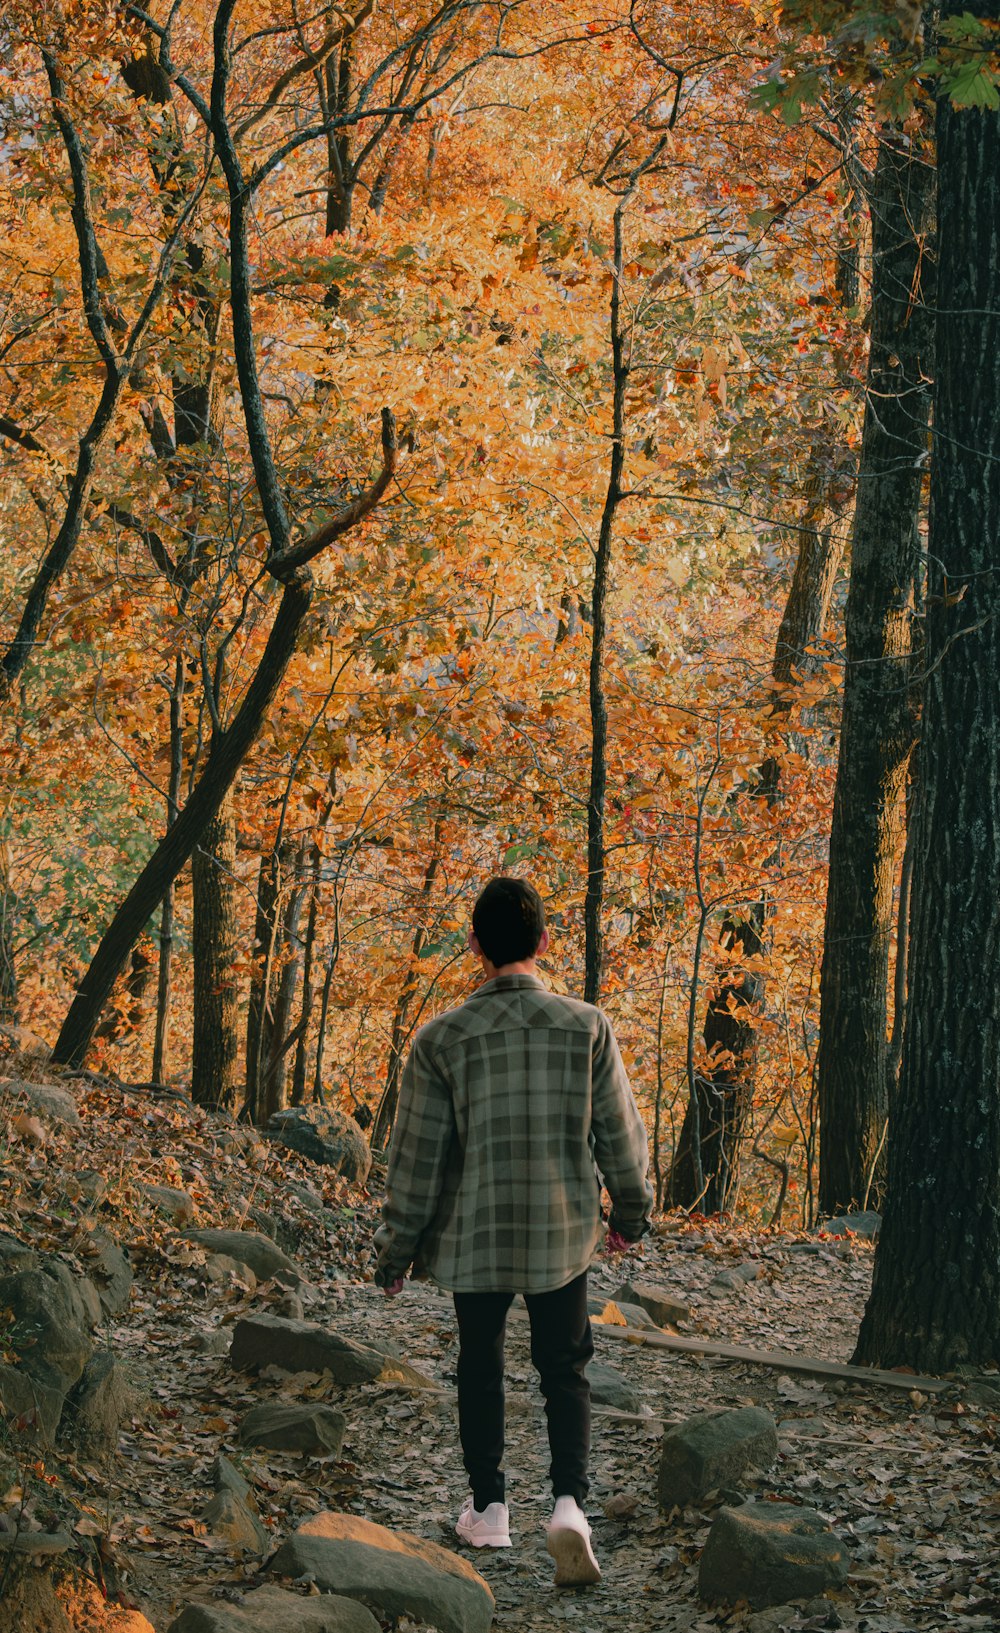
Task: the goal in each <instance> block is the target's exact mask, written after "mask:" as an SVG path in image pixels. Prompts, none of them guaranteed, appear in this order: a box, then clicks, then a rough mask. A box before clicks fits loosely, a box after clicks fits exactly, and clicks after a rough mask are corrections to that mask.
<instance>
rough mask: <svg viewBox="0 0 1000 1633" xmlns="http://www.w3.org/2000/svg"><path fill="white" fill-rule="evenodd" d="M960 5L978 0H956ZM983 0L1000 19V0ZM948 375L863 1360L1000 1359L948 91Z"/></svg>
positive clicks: (969, 274)
mask: <svg viewBox="0 0 1000 1633" xmlns="http://www.w3.org/2000/svg"><path fill="white" fill-rule="evenodd" d="M942 9H943V11H944V12H945V14H946V15H949V14H950V15H955V14H960V13H961V11H962V9H963V5H962V0H958V3H957V4H956V3H955V0H951V3H950V4H947V5H945V6H944V7H943V8H942ZM976 11H977V15H979V16H982V17H985V18H986V19H987V20H988V21H990V22H994V23H996V22H1000V3H998V0H991V3H990V4H989V5H987V4H985V0H984V3H981V4H980V5H979V6H978V7H977V8H976ZM937 138H938V243H939V251H938V255H939V259H938V296H937V323H936V359H935V373H936V381H937V384H936V390H935V398H934V447H933V464H932V474H931V511H930V542H929V552H928V595H927V637H926V649H925V650H926V660H925V680H924V692H923V719H922V731H921V740H920V797H919V801H918V811H917V829H916V839H915V856H914V873H913V897H912V908H911V921H910V922H911V946H910V997H909V1004H908V1008H907V1022H906V1033H905V1036H904V1039H903V1058H902V1066H901V1070H900V1085H899V1092H898V1094H897V1095H896V1097H895V1099H894V1103H893V1107H892V1116H891V1121H890V1129H889V1182H888V1198H887V1202H886V1207H885V1214H884V1220H883V1225H882V1234H881V1237H880V1239H879V1243H878V1248H877V1251H876V1255H875V1273H874V1283H873V1287H872V1294H871V1298H870V1300H869V1302H868V1308H867V1310H866V1312H865V1317H864V1321H863V1323H862V1326H861V1333H860V1336H859V1339H858V1347H857V1352H856V1356H855V1359H856V1360H858V1361H859V1362H864V1363H868V1364H872V1363H874V1364H875V1365H878V1366H882V1367H895V1366H907V1367H914V1368H916V1369H917V1370H919V1371H921V1372H937V1371H947V1370H950V1369H952V1368H954V1367H956V1366H957V1365H959V1364H960V1363H971V1364H993V1365H995V1364H996V1362H997V1361H998V1360H1000V1092H998V1089H1000V984H998V981H997V970H998V968H1000V913H998V911H997V881H998V879H1000V439H998V430H997V427H998V425H1000V112H997V111H996V110H994V109H992V108H989V109H987V108H980V107H972V108H961V109H955V108H952V106H951V105H950V102H949V101H948V99H947V97H946V96H945V97H943V98H942V99H941V100H939V103H938V111H937Z"/></svg>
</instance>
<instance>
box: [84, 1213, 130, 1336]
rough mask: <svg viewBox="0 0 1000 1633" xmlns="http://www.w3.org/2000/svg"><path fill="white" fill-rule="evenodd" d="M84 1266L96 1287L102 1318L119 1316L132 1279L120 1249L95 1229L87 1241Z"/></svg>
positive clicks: (125, 1258) (126, 1255)
mask: <svg viewBox="0 0 1000 1633" xmlns="http://www.w3.org/2000/svg"><path fill="white" fill-rule="evenodd" d="M84 1263H85V1264H86V1266H87V1274H88V1276H89V1277H90V1279H91V1280H92V1281H93V1282H94V1284H95V1286H96V1287H97V1294H98V1297H99V1298H100V1301H101V1310H102V1312H103V1313H104V1315H105V1316H115V1315H120V1314H121V1312H122V1310H124V1308H125V1306H126V1305H127V1303H128V1301H129V1297H130V1296H131V1292H132V1282H133V1279H134V1278H133V1275H132V1266H131V1265H130V1264H129V1260H128V1254H127V1253H126V1252H125V1250H124V1248H122V1247H120V1246H119V1244H118V1243H117V1242H116V1241H115V1239H114V1237H113V1236H112V1235H111V1234H110V1232H109V1231H106V1230H95V1231H93V1233H92V1234H91V1235H90V1237H89V1238H88V1242H87V1252H86V1254H85V1256H84Z"/></svg>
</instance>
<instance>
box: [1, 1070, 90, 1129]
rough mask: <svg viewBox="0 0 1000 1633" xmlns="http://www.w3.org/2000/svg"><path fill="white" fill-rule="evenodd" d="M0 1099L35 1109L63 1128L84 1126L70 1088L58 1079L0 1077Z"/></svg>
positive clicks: (24, 1109) (20, 1108)
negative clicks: (41, 1080) (51, 1080)
mask: <svg viewBox="0 0 1000 1633" xmlns="http://www.w3.org/2000/svg"><path fill="white" fill-rule="evenodd" d="M0 1101H5V1102H8V1103H12V1104H13V1105H14V1106H15V1107H16V1108H17V1109H18V1110H19V1111H33V1112H35V1113H36V1115H37V1116H39V1117H45V1118H47V1119H48V1121H49V1122H50V1123H55V1124H56V1125H57V1127H61V1128H81V1127H82V1126H83V1125H82V1124H81V1122H80V1113H79V1112H78V1110H77V1108H76V1101H75V1100H74V1099H73V1096H72V1095H71V1094H70V1092H69V1090H68V1089H61V1088H59V1087H58V1086H57V1085H56V1084H55V1083H27V1082H24V1081H23V1080H22V1079H21V1078H15V1077H10V1078H5V1079H4V1080H3V1081H0Z"/></svg>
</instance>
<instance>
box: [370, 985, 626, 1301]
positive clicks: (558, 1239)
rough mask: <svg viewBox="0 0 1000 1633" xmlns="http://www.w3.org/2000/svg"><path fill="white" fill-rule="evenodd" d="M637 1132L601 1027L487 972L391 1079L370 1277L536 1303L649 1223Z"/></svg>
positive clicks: (597, 1018)
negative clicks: (602, 1250)
mask: <svg viewBox="0 0 1000 1633" xmlns="http://www.w3.org/2000/svg"><path fill="white" fill-rule="evenodd" d="M647 1164H648V1149H647V1143H646V1130H645V1128H644V1126H643V1122H642V1118H641V1117H640V1115H639V1110H638V1107H637V1106H636V1103H635V1100H634V1099H633V1097H632V1091H631V1089H630V1088H629V1082H628V1078H627V1077H626V1075H625V1068H624V1066H623V1065H622V1059H621V1055H620V1054H619V1053H618V1045H617V1043H616V1042H615V1037H614V1033H613V1032H612V1030H611V1023H610V1021H609V1020H608V1018H607V1016H606V1015H604V1014H603V1013H602V1012H601V1010H599V1009H595V1008H594V1006H593V1005H592V1004H584V1003H580V1002H579V1001H578V1000H577V999H574V998H562V997H559V996H558V995H557V994H555V993H552V992H549V991H548V990H547V988H546V987H545V986H544V985H543V984H542V982H541V981H540V980H539V979H538V978H537V976H534V975H498V976H496V977H495V979H494V980H492V981H487V982H485V983H484V985H483V986H481V987H480V988H479V989H478V990H477V991H476V992H474V993H473V994H472V996H471V997H470V998H468V999H467V1000H466V1002H465V1003H464V1004H462V1005H461V1006H460V1007H459V1008H458V1009H452V1010H449V1011H448V1012H447V1013H446V1014H444V1015H440V1016H438V1017H437V1019H436V1020H433V1021H431V1022H430V1023H429V1024H428V1025H427V1026H424V1027H421V1029H420V1031H419V1032H418V1033H417V1034H416V1037H415V1038H414V1041H413V1047H412V1049H411V1050H410V1055H409V1058H408V1060H407V1062H406V1067H405V1069H404V1072H403V1082H402V1088H401V1092H400V1100H399V1112H398V1116H397V1119H396V1128H395V1132H394V1134H393V1139H392V1149H391V1151H390V1154H389V1175H388V1182H387V1187H386V1200H385V1206H384V1208H383V1212H382V1224H381V1226H380V1227H379V1230H378V1231H377V1232H376V1236H375V1244H376V1246H377V1248H378V1266H377V1269H376V1274H375V1280H376V1281H377V1282H378V1283H379V1285H380V1286H387V1285H388V1284H389V1283H390V1282H392V1281H395V1280H396V1278H397V1277H399V1276H402V1275H404V1274H405V1273H406V1271H407V1270H408V1269H409V1267H410V1265H411V1264H414V1265H415V1266H416V1267H417V1268H418V1269H419V1270H426V1271H428V1272H429V1273H430V1274H431V1275H432V1276H433V1277H434V1279H435V1281H437V1282H439V1283H440V1284H441V1286H442V1287H447V1288H450V1289H452V1290H453V1291H454V1292H459V1293H469V1292H471V1293H486V1292H507V1291H512V1292H523V1293H546V1292H550V1291H552V1290H553V1289H554V1288H557V1287H563V1286H565V1284H566V1283H567V1282H569V1281H572V1280H573V1278H574V1277H575V1276H578V1275H579V1274H580V1272H581V1271H582V1270H585V1269H586V1268H587V1265H588V1264H589V1263H590V1260H591V1257H592V1255H593V1252H594V1249H595V1247H596V1246H597V1244H598V1242H599V1241H600V1240H601V1237H602V1235H603V1225H602V1222H601V1212H600V1179H599V1177H598V1169H599V1170H600V1174H601V1175H602V1176H603V1179H604V1183H605V1185H606V1186H607V1188H608V1191H609V1192H610V1195H611V1199H612V1203H613V1210H612V1214H611V1226H612V1229H614V1230H617V1231H618V1232H620V1234H621V1235H622V1236H625V1237H628V1238H629V1239H630V1240H637V1239H638V1238H639V1237H640V1236H642V1235H643V1234H644V1232H645V1231H646V1230H647V1228H648V1225H649V1216H650V1211H651V1209H652V1205H653V1193H652V1190H651V1188H650V1185H649V1183H648V1181H647V1179H646V1168H647Z"/></svg>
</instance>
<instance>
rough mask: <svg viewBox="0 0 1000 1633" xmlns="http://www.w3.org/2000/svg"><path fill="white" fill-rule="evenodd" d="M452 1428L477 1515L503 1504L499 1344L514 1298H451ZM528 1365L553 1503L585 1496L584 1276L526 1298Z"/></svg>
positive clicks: (590, 1346)
mask: <svg viewBox="0 0 1000 1633" xmlns="http://www.w3.org/2000/svg"><path fill="white" fill-rule="evenodd" d="M454 1297H455V1314H456V1316H457V1318H458V1338H459V1355H458V1427H459V1433H460V1435H461V1438H462V1454H463V1459H464V1462H465V1467H466V1471H467V1473H468V1476H469V1484H470V1485H471V1487H472V1497H473V1501H474V1503H475V1505H476V1507H477V1508H478V1509H479V1511H480V1513H482V1511H483V1509H484V1508H486V1507H488V1506H489V1504H490V1503H502V1502H503V1500H504V1477H503V1471H502V1469H501V1467H500V1465H501V1463H502V1462H503V1439H504V1396H503V1342H504V1330H505V1328H506V1325H507V1311H508V1310H509V1309H510V1306H511V1303H512V1301H513V1298H514V1294H513V1293H456V1294H455V1295H454ZM524 1302H525V1304H526V1305H527V1306H528V1317H529V1320H530V1322H531V1359H532V1361H533V1362H534V1364H535V1367H536V1369H537V1371H538V1375H539V1382H540V1384H541V1389H542V1394H543V1396H544V1397H545V1416H546V1418H547V1419H548V1426H549V1451H550V1452H551V1455H552V1465H551V1469H550V1474H551V1478H552V1492H553V1495H554V1496H556V1497H575V1498H576V1500H577V1502H578V1503H582V1502H583V1501H584V1498H585V1497H586V1495H587V1489H588V1487H587V1459H588V1455H589V1452H590V1385H589V1384H588V1382H587V1375H586V1367H587V1362H588V1361H589V1360H590V1358H591V1356H592V1355H593V1353H594V1340H593V1337H592V1336H591V1331H590V1318H589V1316H588V1315H587V1272H586V1271H584V1272H583V1274H582V1275H581V1276H577V1277H576V1279H575V1280H574V1281H571V1282H569V1283H568V1284H567V1286H565V1287H559V1288H557V1289H556V1290H555V1292H553V1293H526V1294H525V1298H524Z"/></svg>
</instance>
